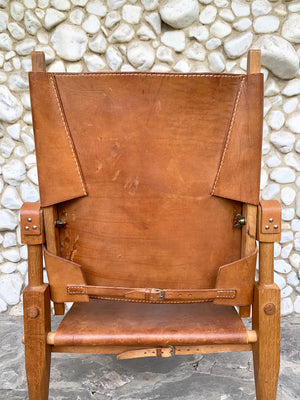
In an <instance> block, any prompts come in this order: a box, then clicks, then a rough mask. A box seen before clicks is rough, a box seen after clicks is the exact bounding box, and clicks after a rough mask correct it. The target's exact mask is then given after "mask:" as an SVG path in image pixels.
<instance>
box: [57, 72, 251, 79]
mask: <svg viewBox="0 0 300 400" xmlns="http://www.w3.org/2000/svg"><path fill="white" fill-rule="evenodd" d="M56 75H57V76H59V77H60V76H65V77H73V78H76V77H78V76H85V77H90V76H100V77H106V76H138V77H141V76H149V75H150V76H160V77H164V78H168V77H170V78H171V77H172V78H173V77H177V78H178V77H181V78H191V77H199V78H223V79H236V80H240V79H241V78H242V79H243V80H244V79H245V76H247V75H245V74H232V75H230V74H195V73H194V74H190V73H189V74H174V73H169V74H161V73H156V72H153V73H151V72H149V73H146V74H145V73H141V72H132V73H129V74H128V73H122V72H116V73H105V72H104V73H103V72H99V73H96V74H95V73H90V72H86V73H81V74H74V73H59V74H58V73H54V74H52V76H56ZM251 75H252V74H251Z"/></svg>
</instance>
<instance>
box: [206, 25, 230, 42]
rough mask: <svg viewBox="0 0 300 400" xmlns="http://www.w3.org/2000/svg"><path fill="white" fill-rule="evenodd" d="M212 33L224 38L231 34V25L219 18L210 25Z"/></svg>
mask: <svg viewBox="0 0 300 400" xmlns="http://www.w3.org/2000/svg"><path fill="white" fill-rule="evenodd" d="M210 33H211V35H213V36H215V37H217V38H220V39H222V38H224V37H226V36H228V35H230V33H231V26H230V25H229V24H227V22H224V21H221V20H217V21H215V22H214V23H213V24H212V26H211V27H210Z"/></svg>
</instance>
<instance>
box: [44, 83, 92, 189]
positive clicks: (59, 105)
mask: <svg viewBox="0 0 300 400" xmlns="http://www.w3.org/2000/svg"><path fill="white" fill-rule="evenodd" d="M50 82H51V86H52V89H53V91H54V94H55V98H56V102H57V105H58V109H59V112H60V115H61V119H62V121H63V124H64V128H65V132H66V135H67V139H68V142H69V145H70V148H71V151H72V155H73V158H74V161H75V164H76V168H77V173H78V175H79V178H80V181H81V186H82V191H83V193H84V194H85V195H86V194H87V193H86V190H85V188H84V184H83V180H82V177H81V173H80V168H79V165H78V162H77V159H76V156H75V153H74V149H73V143H72V139H71V137H70V134H69V131H68V127H67V125H66V122H65V118H64V115H63V112H62V108H61V104H60V101H59V98H58V95H57V91H56V87H55V84H54V81H53V76H50Z"/></svg>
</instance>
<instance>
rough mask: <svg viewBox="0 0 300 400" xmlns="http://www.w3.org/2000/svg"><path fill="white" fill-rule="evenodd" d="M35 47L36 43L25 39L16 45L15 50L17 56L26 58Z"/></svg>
mask: <svg viewBox="0 0 300 400" xmlns="http://www.w3.org/2000/svg"><path fill="white" fill-rule="evenodd" d="M35 45H36V41H35V40H34V39H25V40H23V42H21V43H19V44H17V45H16V47H15V50H16V53H17V54H19V56H28V55H29V54H31V52H32V51H33V50H34V48H35ZM26 72H27V71H26Z"/></svg>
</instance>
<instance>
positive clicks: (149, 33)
mask: <svg viewBox="0 0 300 400" xmlns="http://www.w3.org/2000/svg"><path fill="white" fill-rule="evenodd" d="M136 33H137V35H138V37H139V38H140V39H141V40H150V39H155V38H156V35H155V33H154V32H153V30H152V29H150V28H149V26H148V25H146V24H144V23H142V24H141V25H140V27H139V29H138V30H137V32H136Z"/></svg>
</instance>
